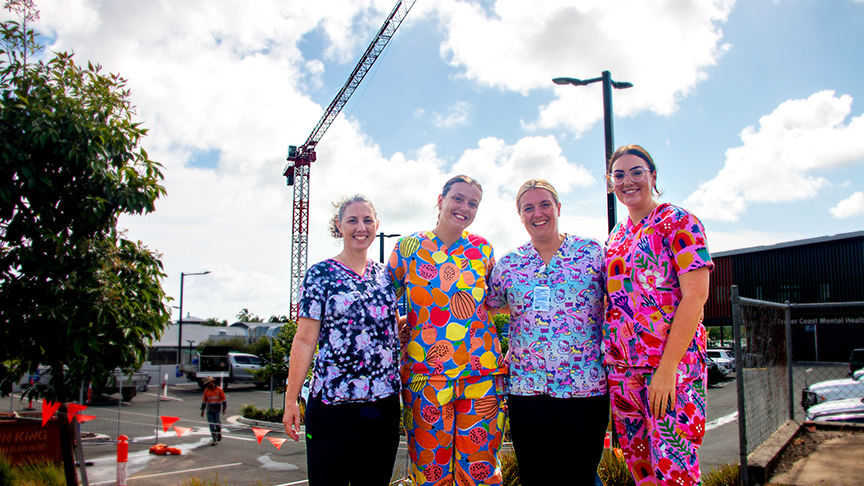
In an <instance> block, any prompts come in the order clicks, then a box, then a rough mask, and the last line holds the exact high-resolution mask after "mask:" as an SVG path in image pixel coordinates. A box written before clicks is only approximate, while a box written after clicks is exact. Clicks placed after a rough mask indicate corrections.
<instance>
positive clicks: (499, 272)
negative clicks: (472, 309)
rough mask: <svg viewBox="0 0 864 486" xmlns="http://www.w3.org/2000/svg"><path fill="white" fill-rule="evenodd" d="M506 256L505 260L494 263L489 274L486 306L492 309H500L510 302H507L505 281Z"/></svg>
mask: <svg viewBox="0 0 864 486" xmlns="http://www.w3.org/2000/svg"><path fill="white" fill-rule="evenodd" d="M506 259H507V258H506V256H505V258H504V261H501V262H498V264H497V265H493V267H492V272H491V273H490V274H489V282H488V284H489V285H488V289H487V294H486V307H488V308H490V309H500V308H501V307H504V306H505V305H507V304H508V302H507V284H506V282H505V279H506V277H505V276H504V267H505V266H507V265H506V263H505V261H506Z"/></svg>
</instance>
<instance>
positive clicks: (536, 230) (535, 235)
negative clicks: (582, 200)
mask: <svg viewBox="0 0 864 486" xmlns="http://www.w3.org/2000/svg"><path fill="white" fill-rule="evenodd" d="M517 202H518V204H519V216H520V217H521V218H522V224H523V225H525V230H526V231H528V234H529V235H530V236H531V241H534V242H537V241H544V240H546V239H549V238H557V237H558V216H560V215H561V203H556V202H555V198H554V197H553V196H552V193H551V192H549V191H548V190H547V189H542V188H539V187H535V188H533V189H528V190H527V191H525V192H524V193H523V194H522V196H521V197H519V201H517Z"/></svg>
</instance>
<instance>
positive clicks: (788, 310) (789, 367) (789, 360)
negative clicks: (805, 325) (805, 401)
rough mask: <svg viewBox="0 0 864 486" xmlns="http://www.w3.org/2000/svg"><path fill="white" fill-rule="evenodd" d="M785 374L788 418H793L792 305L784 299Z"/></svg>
mask: <svg viewBox="0 0 864 486" xmlns="http://www.w3.org/2000/svg"><path fill="white" fill-rule="evenodd" d="M784 313H785V314H786V375H787V377H788V382H789V420H795V387H794V385H793V384H792V306H791V305H789V301H788V300H787V301H786V309H784Z"/></svg>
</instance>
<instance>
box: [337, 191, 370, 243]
mask: <svg viewBox="0 0 864 486" xmlns="http://www.w3.org/2000/svg"><path fill="white" fill-rule="evenodd" d="M356 202H360V203H366V204H368V205H369V207H370V208H372V214H374V215H375V219H378V213H377V212H376V211H375V206H374V205H373V204H372V201H370V200H369V198H368V197H366V196H364V195H362V194H354V195H353V196H350V197H346V198H343V199H342V200H341V201H339V202H335V203H333V207H334V208H336V212H335V213H333V217H332V218H330V236H332V237H333V238H337V239H338V238H342V232H341V231H339V227H338V226H337V225H336V223H341V222H342V218H343V217H344V216H345V209H346V208H347V207H348V205H349V204H352V203H356Z"/></svg>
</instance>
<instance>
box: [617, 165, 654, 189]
mask: <svg viewBox="0 0 864 486" xmlns="http://www.w3.org/2000/svg"><path fill="white" fill-rule="evenodd" d="M646 172H651V169H648V168H646V167H633V168H632V169H630V174H629V175H630V180H631V181H633V182H639V181H641V180H642V179H644V178H645V173H646ZM626 176H627V174H625V173H624V171H623V170H616V171H615V172H613V173H611V174H609V176H608V177H609V180H611V181H612V184H615V185H616V186H620V185H621V184H624V178H625V177H626Z"/></svg>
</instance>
